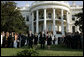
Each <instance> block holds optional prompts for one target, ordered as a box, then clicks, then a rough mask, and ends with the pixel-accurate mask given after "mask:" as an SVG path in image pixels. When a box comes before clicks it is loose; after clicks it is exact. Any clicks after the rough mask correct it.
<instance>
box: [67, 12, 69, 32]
mask: <svg viewBox="0 0 84 57" xmlns="http://www.w3.org/2000/svg"><path fill="white" fill-rule="evenodd" d="M67 32H69V15H68V12H67Z"/></svg>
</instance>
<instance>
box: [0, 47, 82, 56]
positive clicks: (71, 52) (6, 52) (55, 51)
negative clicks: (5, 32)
mask: <svg viewBox="0 0 84 57" xmlns="http://www.w3.org/2000/svg"><path fill="white" fill-rule="evenodd" d="M24 49H25V48H24ZM24 49H23V48H1V56H15V55H16V54H17V52H18V51H22V50H24ZM36 50H37V51H38V53H39V56H83V50H81V49H79V50H77V49H70V48H66V47H62V46H52V47H51V49H50V50H48V49H47V47H46V48H45V49H40V48H39V46H38V48H37V49H36Z"/></svg>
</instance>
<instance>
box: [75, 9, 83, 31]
mask: <svg viewBox="0 0 84 57" xmlns="http://www.w3.org/2000/svg"><path fill="white" fill-rule="evenodd" d="M82 11H83V9H82ZM75 16H76V17H77V20H76V22H75V25H76V26H79V30H80V31H81V32H83V12H81V13H78V14H76V15H75Z"/></svg>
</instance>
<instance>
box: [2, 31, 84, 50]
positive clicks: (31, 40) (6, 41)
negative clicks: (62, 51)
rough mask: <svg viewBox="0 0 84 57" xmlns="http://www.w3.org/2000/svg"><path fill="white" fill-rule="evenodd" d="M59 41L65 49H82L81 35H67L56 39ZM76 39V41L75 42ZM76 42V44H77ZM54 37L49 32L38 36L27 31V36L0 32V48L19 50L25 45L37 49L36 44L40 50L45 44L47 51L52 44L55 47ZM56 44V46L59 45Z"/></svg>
mask: <svg viewBox="0 0 84 57" xmlns="http://www.w3.org/2000/svg"><path fill="white" fill-rule="evenodd" d="M58 39H60V40H59V41H58V42H59V43H61V44H64V45H65V46H67V47H71V48H74V47H79V45H80V44H81V47H82V48H83V35H82V34H81V35H79V34H78V33H75V35H74V34H67V35H66V36H63V37H60V38H58ZM76 39H77V40H76ZM74 41H75V43H74ZM77 41H78V42H77ZM55 42H56V36H55V35H53V34H52V33H51V32H48V33H46V34H45V33H44V32H41V33H39V34H37V33H35V34H32V31H29V33H28V34H25V35H24V34H18V33H14V32H11V33H9V32H6V33H4V32H2V33H1V47H2V48H19V47H23V46H25V45H27V46H29V47H30V48H32V47H33V45H34V46H35V47H37V44H40V47H41V48H45V44H47V46H48V49H50V46H51V45H52V44H53V45H55ZM59 43H58V44H59Z"/></svg>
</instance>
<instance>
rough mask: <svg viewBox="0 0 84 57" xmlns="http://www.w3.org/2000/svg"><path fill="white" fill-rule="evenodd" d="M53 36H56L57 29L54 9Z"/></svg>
mask: <svg viewBox="0 0 84 57" xmlns="http://www.w3.org/2000/svg"><path fill="white" fill-rule="evenodd" d="M53 34H54V35H55V36H56V28H55V9H53Z"/></svg>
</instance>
